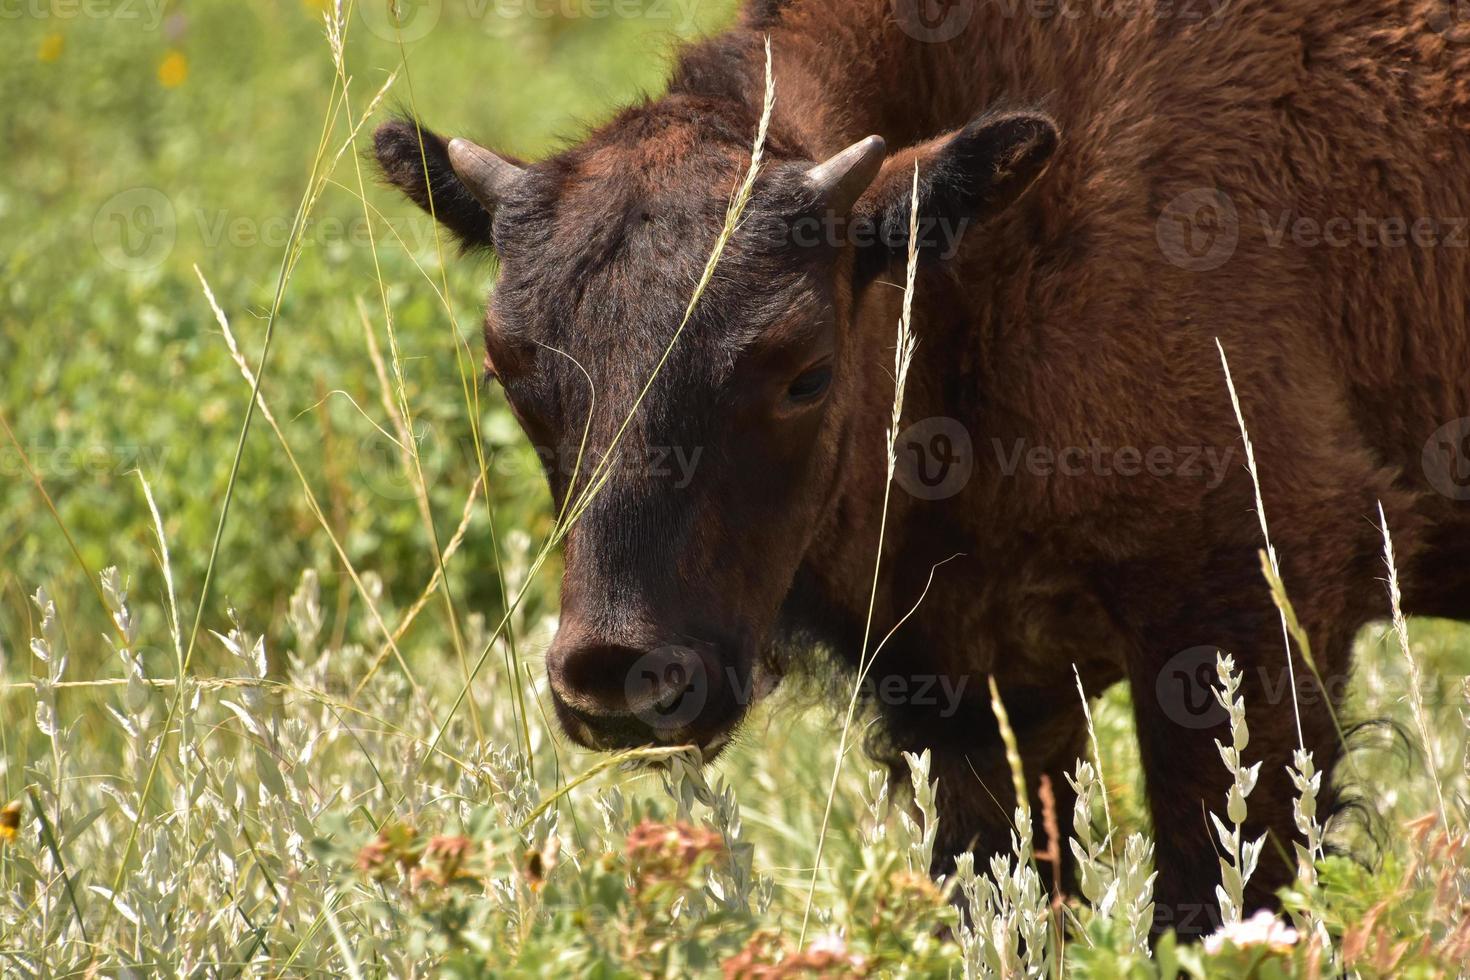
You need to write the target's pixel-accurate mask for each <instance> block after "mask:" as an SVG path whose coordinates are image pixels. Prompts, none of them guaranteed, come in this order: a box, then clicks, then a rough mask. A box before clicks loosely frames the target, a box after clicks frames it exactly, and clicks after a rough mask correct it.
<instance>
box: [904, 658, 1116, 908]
mask: <svg viewBox="0 0 1470 980" xmlns="http://www.w3.org/2000/svg"><path fill="white" fill-rule="evenodd" d="M1056 690H1058V691H1062V692H1065V693H1064V694H1063V695H1062V696H1061V697H1058V696H1057V695H1056V694H1055V692H1043V691H1040V690H1036V689H1029V688H1020V689H1015V688H1013V689H1009V690H1005V689H1003V690H1002V691H1001V698H1002V700H1003V701H1004V703H1005V707H1006V713H1007V714H1008V715H1009V716H1010V721H1011V727H1012V729H1013V730H1014V731H1015V735H1016V741H1017V746H1018V748H1019V749H1020V753H1021V765H1022V768H1023V769H1024V770H1025V774H1026V783H1027V788H1028V790H1029V792H1030V797H1031V798H1030V800H1029V801H1028V803H1029V805H1030V809H1031V818H1032V828H1031V831H1032V841H1033V847H1034V850H1035V853H1036V861H1037V867H1038V870H1039V871H1040V873H1041V877H1042V882H1043V884H1044V885H1045V886H1046V887H1047V888H1048V889H1055V888H1057V887H1060V888H1061V890H1062V891H1063V892H1064V893H1070V892H1071V891H1072V890H1073V888H1072V873H1073V868H1072V855H1071V851H1070V850H1069V848H1068V847H1067V841H1066V838H1067V833H1068V831H1069V829H1070V827H1071V822H1072V807H1073V803H1074V801H1075V799H1076V796H1075V794H1074V793H1073V792H1072V788H1071V784H1070V783H1068V781H1067V774H1068V773H1069V772H1071V770H1072V768H1073V766H1074V765H1075V764H1076V762H1077V759H1078V758H1080V757H1082V755H1083V754H1084V753H1085V752H1086V741H1087V727H1086V719H1085V716H1084V715H1083V712H1082V706H1081V702H1080V701H1079V700H1078V698H1077V695H1076V693H1075V691H1074V690H1073V689H1072V688H1071V685H1070V684H1068V683H1066V682H1065V681H1058V685H1057V688H1056ZM1059 700H1060V701H1062V702H1063V703H1061V704H1058V703H1056V702H1057V701H1059ZM961 714H962V717H964V719H965V721H964V725H963V726H962V727H960V726H956V727H955V728H954V729H950V730H945V731H935V730H933V729H929V730H927V731H925V732H923V733H919V732H910V733H909V735H910V737H909V738H907V739H905V743H906V744H903V745H902V747H903V748H906V749H909V750H910V751H921V750H923V749H925V748H927V749H930V750H931V752H932V761H931V766H930V778H931V779H933V778H937V779H938V780H939V792H938V796H937V799H936V805H937V807H938V810H939V835H938V838H937V841H936V843H935V846H934V866H933V869H932V870H933V872H934V873H935V874H949V873H950V872H952V871H953V870H954V859H955V857H956V855H959V854H962V853H965V852H970V853H973V854H974V855H975V866H976V868H977V870H981V871H982V873H983V869H984V868H985V867H986V864H987V862H988V861H989V859H990V856H991V855H993V854H995V853H997V852H1003V853H1006V854H1009V853H1010V850H1011V832H1012V830H1013V828H1014V820H1015V813H1016V794H1015V790H1014V788H1013V783H1012V780H1011V771H1010V767H1009V765H1008V764H1007V762H1006V757H1005V745H1004V743H1003V742H1002V741H1001V737H1000V729H999V726H998V725H997V724H996V720H995V716H994V714H993V713H992V711H991V709H990V706H989V704H988V702H976V703H974V704H973V705H972V706H971V707H970V708H969V709H968V710H967V711H965V712H962V713H961ZM893 775H894V778H895V779H896V780H901V781H902V782H903V783H904V784H907V783H908V773H907V767H906V766H902V763H900V764H899V767H896V768H895V770H894V773H893ZM1043 776H1044V777H1046V779H1045V782H1046V785H1047V787H1048V793H1047V795H1048V796H1049V797H1050V799H1046V800H1044V799H1043V798H1042V794H1041V792H1040V787H1041V785H1042V777H1043ZM1048 815H1054V816H1055V820H1056V823H1055V824H1054V825H1053V826H1052V827H1050V828H1049V827H1048V826H1047V817H1048Z"/></svg>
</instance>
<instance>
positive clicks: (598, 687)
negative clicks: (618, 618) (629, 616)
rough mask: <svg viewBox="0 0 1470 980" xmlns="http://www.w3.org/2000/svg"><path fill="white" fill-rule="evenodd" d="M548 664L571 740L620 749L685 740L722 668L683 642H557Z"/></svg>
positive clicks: (701, 711) (701, 712)
mask: <svg viewBox="0 0 1470 980" xmlns="http://www.w3.org/2000/svg"><path fill="white" fill-rule="evenodd" d="M547 664H548V668H549V671H548V673H549V675H550V679H551V687H552V691H553V693H554V694H555V696H556V701H557V703H558V706H559V708H560V709H561V711H562V712H563V714H564V715H565V716H569V717H570V719H571V720H572V721H574V722H575V725H573V726H571V728H570V730H572V731H573V733H574V735H580V736H584V737H586V738H588V739H590V740H592V741H595V742H598V743H608V742H612V743H616V744H646V743H648V742H655V741H661V740H666V739H672V738H680V737H684V735H685V734H687V732H688V729H689V728H690V726H693V725H695V724H696V723H697V722H699V721H700V720H701V716H702V714H703V713H704V711H705V708H706V706H707V705H708V704H709V702H710V690H711V685H712V681H713V679H714V678H715V675H716V670H717V668H716V667H715V666H714V665H713V664H712V663H711V662H707V658H706V657H705V656H704V655H702V654H701V653H700V652H698V651H696V650H693V649H691V648H689V647H685V646H678V645H665V646H659V647H654V648H652V649H642V648H638V647H632V646H624V645H621V644H609V643H573V644H567V645H565V646H561V645H558V646H556V647H553V649H552V650H551V652H550V653H548V655H547Z"/></svg>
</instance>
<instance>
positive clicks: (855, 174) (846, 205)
mask: <svg viewBox="0 0 1470 980" xmlns="http://www.w3.org/2000/svg"><path fill="white" fill-rule="evenodd" d="M887 155H888V146H887V144H885V143H884V142H883V137H881V136H869V137H867V138H866V139H860V140H858V141H857V142H856V143H854V144H852V145H851V146H849V147H848V148H847V149H845V150H842V151H840V152H838V153H836V154H834V155H833V156H831V157H828V158H827V159H826V160H825V161H823V162H822V163H819V164H817V165H816V166H815V167H812V168H811V169H810V170H808V171H807V172H806V184H807V187H809V188H810V189H811V190H812V192H813V193H814V194H815V195H816V196H817V200H818V201H820V202H821V203H822V204H823V205H824V206H825V207H827V208H830V209H831V210H833V211H835V212H837V213H838V214H847V213H848V212H849V211H851V210H852V206H853V204H854V203H856V201H857V199H858V198H859V197H861V196H862V194H863V191H865V190H867V189H868V185H869V184H871V183H872V182H873V178H874V177H877V176H878V170H879V169H880V168H881V167H882V166H883V158H884V157H885V156H887Z"/></svg>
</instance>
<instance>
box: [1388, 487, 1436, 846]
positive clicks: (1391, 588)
mask: <svg viewBox="0 0 1470 980" xmlns="http://www.w3.org/2000/svg"><path fill="white" fill-rule="evenodd" d="M1378 526H1379V527H1380V528H1381V529H1382V530H1383V562H1384V564H1385V565H1387V566H1388V601H1389V605H1390V606H1392V607H1393V632H1394V636H1396V637H1397V638H1398V643H1399V650H1400V651H1401V652H1402V653H1403V655H1404V663H1405V664H1406V665H1407V666H1408V670H1409V707H1410V709H1411V710H1412V711H1413V714H1414V724H1415V725H1417V726H1418V728H1419V738H1420V740H1421V741H1422V742H1423V743H1424V758H1425V761H1426V763H1427V765H1428V768H1429V778H1430V781H1431V782H1433V784H1434V795H1435V797H1436V798H1437V799H1438V801H1439V819H1440V823H1441V824H1442V825H1443V826H1444V830H1445V833H1450V812H1449V808H1448V807H1447V806H1445V800H1444V786H1443V784H1442V783H1441V781H1440V778H1439V766H1438V764H1437V763H1436V762H1435V753H1434V738H1433V736H1432V734H1431V733H1430V731H1429V717H1428V713H1427V712H1426V711H1425V710H1424V691H1423V689H1422V688H1421V687H1420V673H1419V662H1418V661H1417V660H1415V659H1414V654H1413V653H1412V652H1411V651H1410V649H1409V624H1408V622H1407V621H1406V620H1405V619H1404V610H1403V602H1402V598H1403V597H1402V595H1401V593H1400V592H1399V570H1398V566H1397V565H1396V564H1395V562H1394V557H1393V537H1392V536H1391V535H1390V534H1389V531H1388V518H1387V517H1386V516H1384V513H1383V502H1382V501H1379V503H1378Z"/></svg>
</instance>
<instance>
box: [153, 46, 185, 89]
mask: <svg viewBox="0 0 1470 980" xmlns="http://www.w3.org/2000/svg"><path fill="white" fill-rule="evenodd" d="M188 78H189V59H188V58H186V57H184V53H183V52H182V51H170V52H169V53H168V54H167V55H166V56H165V57H164V59H163V61H161V62H160V63H159V65H158V81H159V84H161V85H162V86H163V87H164V88H178V87H179V86H180V85H182V84H184V82H185V81H186V80H187V79H188Z"/></svg>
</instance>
